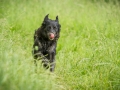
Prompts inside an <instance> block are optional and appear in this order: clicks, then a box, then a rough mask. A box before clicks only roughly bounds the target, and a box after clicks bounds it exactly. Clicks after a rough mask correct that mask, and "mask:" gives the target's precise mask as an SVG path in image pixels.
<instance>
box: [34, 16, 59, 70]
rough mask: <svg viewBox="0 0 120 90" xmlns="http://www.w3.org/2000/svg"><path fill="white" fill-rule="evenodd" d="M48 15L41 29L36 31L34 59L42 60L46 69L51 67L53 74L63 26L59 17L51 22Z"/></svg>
mask: <svg viewBox="0 0 120 90" xmlns="http://www.w3.org/2000/svg"><path fill="white" fill-rule="evenodd" d="M48 15H49V14H48ZM48 15H46V16H45V18H44V21H43V23H42V25H41V27H40V28H38V29H37V30H36V31H35V34H34V45H33V56H34V59H38V60H39V59H41V60H42V63H43V66H44V67H45V68H48V67H49V66H50V71H51V72H53V71H54V68H55V55H56V47H57V40H58V39H59V37H60V27H61V25H60V24H59V20H58V16H56V20H51V19H49V18H48ZM51 37H53V38H51Z"/></svg>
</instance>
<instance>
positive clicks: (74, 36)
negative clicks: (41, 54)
mask: <svg viewBox="0 0 120 90" xmlns="http://www.w3.org/2000/svg"><path fill="white" fill-rule="evenodd" d="M47 14H49V18H50V19H53V20H54V19H55V17H56V16H57V15H58V17H59V22H60V24H61V34H60V38H59V40H58V45H57V55H56V70H55V72H54V73H50V72H49V71H48V70H44V69H43V68H42V67H41V62H40V61H38V62H37V63H38V66H37V67H35V65H34V59H33V57H32V53H31V51H32V45H33V34H34V31H35V29H37V28H39V27H40V26H41V23H42V21H43V19H44V17H45V15H47ZM119 76H120V0H63V1H62V0H0V90H97V89H98V90H120V77H119Z"/></svg>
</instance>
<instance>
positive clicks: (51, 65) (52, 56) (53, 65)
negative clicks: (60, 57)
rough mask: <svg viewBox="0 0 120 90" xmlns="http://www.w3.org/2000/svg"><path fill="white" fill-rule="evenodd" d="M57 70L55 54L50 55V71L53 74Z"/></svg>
mask: <svg viewBox="0 0 120 90" xmlns="http://www.w3.org/2000/svg"><path fill="white" fill-rule="evenodd" d="M54 69H55V53H54V52H52V53H51V54H50V71H51V72H53V71H54Z"/></svg>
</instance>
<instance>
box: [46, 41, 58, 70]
mask: <svg viewBox="0 0 120 90" xmlns="http://www.w3.org/2000/svg"><path fill="white" fill-rule="evenodd" d="M48 53H49V60H50V71H51V72H53V71H54V69H55V54H56V43H54V44H53V45H52V46H51V47H49V49H48Z"/></svg>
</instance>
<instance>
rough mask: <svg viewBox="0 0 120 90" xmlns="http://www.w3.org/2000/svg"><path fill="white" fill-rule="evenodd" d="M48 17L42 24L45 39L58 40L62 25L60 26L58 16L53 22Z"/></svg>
mask: <svg viewBox="0 0 120 90" xmlns="http://www.w3.org/2000/svg"><path fill="white" fill-rule="evenodd" d="M48 15H49V14H48ZM48 15H46V16H45V18H44V21H43V23H42V33H43V35H44V37H46V38H47V39H49V40H57V39H58V38H59V35H60V34H59V33H60V27H61V25H60V24H59V20H58V16H56V19H55V20H51V19H49V18H48Z"/></svg>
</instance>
